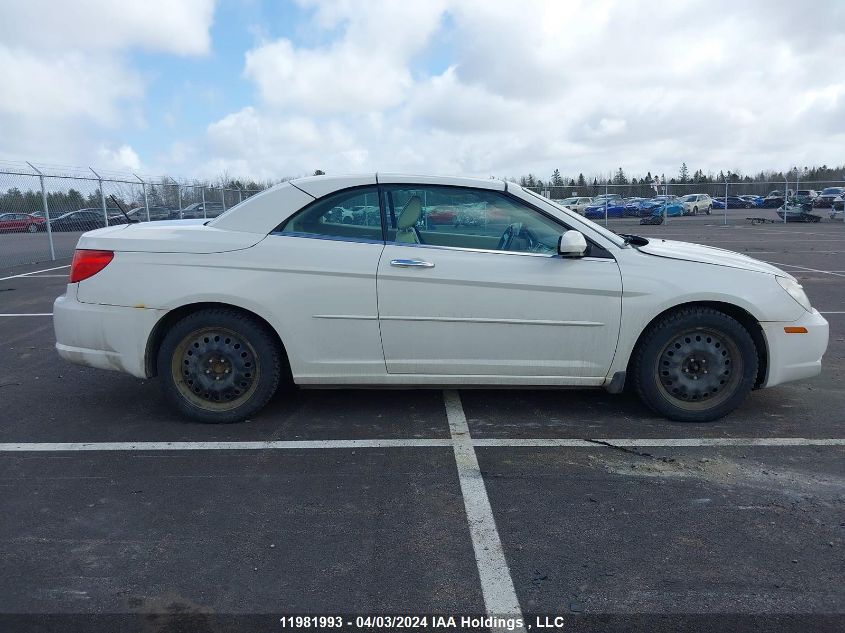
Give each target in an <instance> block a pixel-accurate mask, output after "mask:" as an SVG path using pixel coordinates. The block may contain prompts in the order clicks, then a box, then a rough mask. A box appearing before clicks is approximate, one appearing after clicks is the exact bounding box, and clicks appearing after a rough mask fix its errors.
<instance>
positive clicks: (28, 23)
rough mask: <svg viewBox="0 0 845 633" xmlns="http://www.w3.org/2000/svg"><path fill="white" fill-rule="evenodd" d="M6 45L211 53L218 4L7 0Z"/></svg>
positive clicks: (1, 32) (2, 30)
mask: <svg viewBox="0 0 845 633" xmlns="http://www.w3.org/2000/svg"><path fill="white" fill-rule="evenodd" d="M0 14H1V15H2V18H3V19H2V20H0V41H2V42H4V43H5V44H6V45H10V46H13V47H14V46H20V47H27V48H31V49H33V50H49V51H56V50H67V49H71V50H91V51H111V50H122V49H127V48H143V49H146V50H151V51H159V52H167V53H176V54H179V55H199V54H204V53H207V52H208V51H209V48H210V44H211V40H210V37H209V32H208V31H209V27H210V25H211V20H212V18H213V14H214V1H213V0H179V2H172V1H170V0H143V2H114V1H111V0H74V1H70V0H66V1H63V2H56V1H55V0H4V2H3V8H2V10H0Z"/></svg>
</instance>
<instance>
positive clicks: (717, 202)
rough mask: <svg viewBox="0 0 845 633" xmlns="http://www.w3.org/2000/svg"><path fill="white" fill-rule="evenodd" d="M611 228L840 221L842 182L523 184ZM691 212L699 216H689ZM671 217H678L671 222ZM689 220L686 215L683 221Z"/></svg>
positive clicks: (841, 215) (843, 195)
mask: <svg viewBox="0 0 845 633" xmlns="http://www.w3.org/2000/svg"><path fill="white" fill-rule="evenodd" d="M528 188H529V189H531V190H532V191H535V192H536V193H539V194H540V195H543V196H545V197H547V198H550V199H551V200H554V201H555V202H557V203H559V204H562V205H564V206H567V207H569V208H570V209H571V210H573V211H577V212H578V213H580V214H581V215H584V216H585V217H587V218H589V219H591V220H593V221H595V222H599V223H600V224H604V225H605V226H608V227H609V228H611V229H614V230H615V226H618V227H619V228H620V230H621V229H625V230H630V225H631V224H650V225H666V224H669V223H672V225H673V230H676V229H677V228H678V227H679V226H681V227H683V226H688V227H693V226H695V224H697V223H700V222H702V221H703V222H708V223H711V224H715V223H720V224H724V225H744V224H767V223H783V224H794V223H802V224H803V223H813V224H817V223H821V224H829V223H833V222H839V223H841V222H842V219H843V198H845V181H841V180H840V181H792V182H789V181H785V180H781V181H741V182H722V183H718V182H717V183H714V182H706V183H694V182H690V183H661V184H659V185H651V184H630V183H625V184H614V183H595V182H594V183H593V184H582V185H581V186H560V187H556V186H542V187H528ZM690 216H704V218H705V219H704V220H695V221H694V220H692V219H691V218H690ZM675 218H677V219H678V221H677V222H675V221H674V220H675ZM688 218H690V219H688Z"/></svg>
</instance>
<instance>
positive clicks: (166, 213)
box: [109, 206, 179, 225]
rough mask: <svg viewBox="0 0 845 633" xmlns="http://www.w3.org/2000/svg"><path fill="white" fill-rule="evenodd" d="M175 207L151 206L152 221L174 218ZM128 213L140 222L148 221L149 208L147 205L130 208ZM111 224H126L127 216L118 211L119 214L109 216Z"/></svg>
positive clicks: (131, 218) (177, 212) (130, 217)
mask: <svg viewBox="0 0 845 633" xmlns="http://www.w3.org/2000/svg"><path fill="white" fill-rule="evenodd" d="M173 211H174V210H173V209H171V208H169V207H161V206H153V207H150V222H156V221H159V220H173V219H174V217H173ZM126 215H128V216H129V219H130V220H137V221H138V222H146V221H147V208H146V207H135V208H134V209H130V210H129V211H127V212H126ZM178 218H179V211H176V218H175V219H178ZM109 224H110V225H111V224H126V218H125V217H124V215H123V214H122V213H118V214H117V215H113V216H109Z"/></svg>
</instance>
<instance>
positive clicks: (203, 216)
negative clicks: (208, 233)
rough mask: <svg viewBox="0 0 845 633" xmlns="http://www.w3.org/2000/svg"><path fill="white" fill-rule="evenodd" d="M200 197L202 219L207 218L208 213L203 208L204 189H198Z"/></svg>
mask: <svg viewBox="0 0 845 633" xmlns="http://www.w3.org/2000/svg"><path fill="white" fill-rule="evenodd" d="M200 196H201V197H202V219H203V220H204V219H206V218H207V217H208V211H207V210H206V208H205V187H200Z"/></svg>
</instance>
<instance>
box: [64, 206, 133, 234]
mask: <svg viewBox="0 0 845 633" xmlns="http://www.w3.org/2000/svg"><path fill="white" fill-rule="evenodd" d="M106 213H108V214H109V216H114V215H117V214H119V213H120V209H118V208H116V207H108V208H107V209H106ZM123 223H124V224H125V223H126V220H125V219H124V220H123ZM105 225H106V221H105V219H104V218H103V210H102V209H100V208H98V207H90V208H87V209H79V210H77V211H69V212H68V213H63V214H62V215H60V216H59V217H57V218H53V219H52V220H50V230H52V231H91V230H92V229H101V228H103V227H105Z"/></svg>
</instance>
